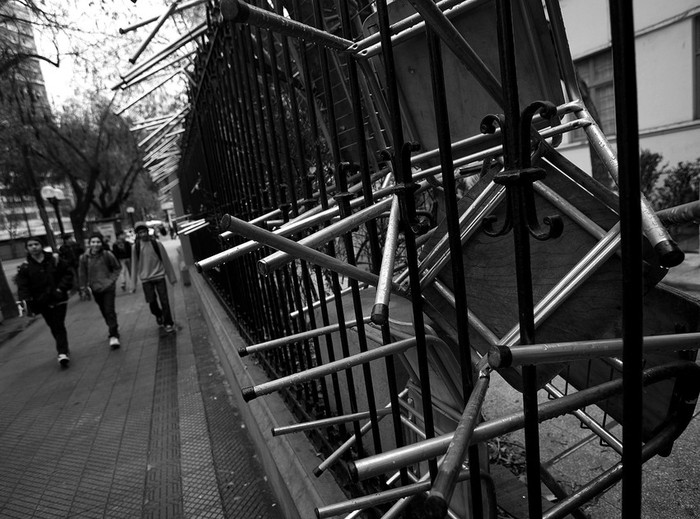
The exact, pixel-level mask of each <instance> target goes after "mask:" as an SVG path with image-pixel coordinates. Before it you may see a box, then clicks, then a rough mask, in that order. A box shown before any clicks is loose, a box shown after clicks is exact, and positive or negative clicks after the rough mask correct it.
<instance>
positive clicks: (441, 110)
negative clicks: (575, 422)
mask: <svg viewBox="0 0 700 519" xmlns="http://www.w3.org/2000/svg"><path fill="white" fill-rule="evenodd" d="M426 31H427V33H426V36H427V40H428V52H429V55H430V77H431V84H432V91H433V106H434V110H435V124H436V127H437V138H438V147H439V149H440V165H441V166H442V170H443V171H444V172H447V173H448V174H446V175H442V185H443V187H444V189H445V219H446V221H447V234H448V236H449V246H450V257H451V266H452V279H453V280H454V281H453V292H454V296H455V316H456V321H457V340H458V344H459V365H460V370H461V374H462V399H463V402H462V405H464V403H465V402H466V401H467V399H468V398H469V395H470V394H471V392H472V389H473V387H474V377H473V371H472V363H471V341H470V339H469V321H468V319H463V318H462V315H466V314H467V311H468V309H469V305H468V301H467V290H466V285H465V283H466V279H465V275H464V263H463V261H462V243H461V238H460V234H461V233H460V228H459V212H458V208H457V188H456V186H455V178H454V175H452V174H451V172H452V171H454V164H453V162H452V139H451V135H450V122H449V119H450V118H449V112H448V110H447V92H446V90H445V73H444V69H443V61H442V49H441V47H440V38H439V37H438V36H437V35H436V34H435V33H434V32H433V30H432V29H430V28H429V27H428V28H426ZM468 458H469V473H470V479H469V485H470V488H471V493H472V517H481V516H482V515H483V510H482V508H483V507H482V501H481V477H480V475H479V474H480V466H479V447H478V445H473V446H472V447H470V448H469V450H468ZM448 504H449V503H448Z"/></svg>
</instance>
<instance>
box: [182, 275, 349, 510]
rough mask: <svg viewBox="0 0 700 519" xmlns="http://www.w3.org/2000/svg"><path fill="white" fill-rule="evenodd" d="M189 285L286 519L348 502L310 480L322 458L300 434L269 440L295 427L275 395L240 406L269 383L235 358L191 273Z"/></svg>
mask: <svg viewBox="0 0 700 519" xmlns="http://www.w3.org/2000/svg"><path fill="white" fill-rule="evenodd" d="M192 284H193V286H194V287H195V289H196V293H197V294H198V296H199V300H200V304H201V305H202V313H203V314H204V315H205V316H206V319H207V324H208V326H209V330H210V332H211V335H210V336H211V338H212V341H213V343H214V344H213V346H214V349H215V351H216V353H217V355H218V357H219V360H220V361H221V365H222V367H223V369H224V372H225V374H226V378H227V380H228V382H229V384H230V386H231V389H232V391H233V397H234V399H235V401H236V405H237V407H238V409H239V410H240V412H241V416H242V417H243V420H244V422H245V424H246V427H247V428H248V432H249V433H250V436H251V438H252V439H253V442H254V444H255V448H256V451H257V454H258V456H259V458H260V460H261V462H262V464H263V466H264V468H265V472H266V474H267V477H268V479H269V482H270V484H271V486H272V488H273V489H274V492H275V495H276V496H277V498H278V499H279V502H280V508H281V509H282V511H283V512H284V516H285V518H287V519H310V518H312V517H316V514H315V511H314V509H315V508H316V507H319V506H323V505H328V504H331V503H337V502H340V501H344V500H345V499H347V498H346V497H345V495H344V494H343V492H342V490H341V489H340V487H339V486H338V485H337V483H336V482H335V479H334V478H333V476H332V475H331V474H330V473H329V472H328V471H326V472H324V473H323V474H322V475H321V476H320V477H314V476H312V473H313V470H314V468H315V467H316V466H317V465H318V464H319V463H320V462H321V458H319V457H318V455H317V453H316V450H315V449H314V447H313V445H312V444H311V443H310V442H309V441H308V440H307V439H306V436H305V435H304V434H303V433H300V434H290V435H285V436H276V437H273V436H272V434H271V432H270V431H271V429H272V428H273V427H278V426H282V425H290V424H294V423H297V420H296V419H295V418H294V417H293V416H292V414H291V413H290V411H289V408H288V407H287V406H286V404H285V403H284V401H283V400H282V398H281V397H280V396H279V393H274V394H271V395H267V396H264V397H259V398H256V399H254V400H252V401H251V402H245V401H244V400H243V397H242V395H241V389H242V388H243V387H248V386H253V385H255V384H260V383H262V382H267V381H268V380H269V378H268V377H267V375H266V374H265V373H264V371H263V370H262V368H260V367H259V366H258V365H257V363H256V362H255V361H254V359H253V358H251V357H241V356H239V355H238V349H239V348H240V347H242V346H245V344H246V343H245V341H244V340H243V338H242V337H241V335H240V334H239V333H238V330H237V329H236V326H235V325H234V323H233V322H232V321H231V319H230V318H229V317H228V314H227V313H226V311H225V310H224V308H223V307H222V306H221V304H220V303H219V301H218V299H217V298H216V295H215V294H214V293H213V292H212V291H211V289H210V288H209V286H208V284H207V283H206V281H205V280H204V279H203V278H202V276H201V275H200V274H197V273H194V272H193V273H192Z"/></svg>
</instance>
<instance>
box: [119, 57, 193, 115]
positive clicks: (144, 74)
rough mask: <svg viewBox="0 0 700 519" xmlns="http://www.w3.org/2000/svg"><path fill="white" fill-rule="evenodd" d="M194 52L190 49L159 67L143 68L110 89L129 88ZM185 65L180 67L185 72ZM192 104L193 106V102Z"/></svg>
mask: <svg viewBox="0 0 700 519" xmlns="http://www.w3.org/2000/svg"><path fill="white" fill-rule="evenodd" d="M195 53H196V51H194V50H192V51H189V52H185V53H184V54H183V55H182V56H179V57H177V58H174V59H172V60H170V61H168V62H166V63H163V64H161V65H160V66H159V67H156V68H154V69H152V70H151V68H149V69H147V70H144V71H143V72H140V73H138V74H137V75H136V76H134V77H133V78H131V79H129V81H124V82H123V83H120V84H118V85H116V86H114V87H112V90H116V89H117V88H119V87H121V88H122V89H123V90H126V89H127V88H131V87H133V86H135V85H138V84H139V83H141V82H143V81H145V80H146V79H148V78H150V77H152V76H155V75H156V74H158V73H159V72H162V71H163V70H165V69H167V68H168V67H172V66H174V65H176V64H178V63H180V62H181V61H182V60H184V59H187V58H189V57H191V56H193V55H194V54H195ZM186 67H187V65H183V66H182V69H183V72H185V73H186V74H187V69H186ZM193 106H195V105H194V104H193Z"/></svg>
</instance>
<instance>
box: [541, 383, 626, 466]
mask: <svg viewBox="0 0 700 519" xmlns="http://www.w3.org/2000/svg"><path fill="white" fill-rule="evenodd" d="M544 389H545V390H546V391H547V393H549V396H550V397H553V398H562V397H563V396H564V393H562V392H561V391H559V389H557V388H556V387H554V385H552V384H551V383H549V384H546V385H545V386H544ZM571 414H573V415H574V416H575V417H576V418H577V419H578V421H579V422H580V423H581V425H582V426H583V427H588V428H589V429H590V430H591V431H592V432H593V434H595V435H596V436H597V437H598V438H600V439H601V440H603V441H604V442H606V443H607V444H608V445H610V447H611V448H612V449H613V450H614V451H615V452H617V453H618V454H622V443H621V442H620V440H618V439H617V438H616V437H615V436H613V435H612V434H611V433H610V432H609V431H608V430H607V429H605V427H602V426H601V425H600V424H599V423H598V422H597V421H596V420H595V419H594V418H593V417H592V416H591V415H589V414H588V413H586V412H585V411H583V410H581V409H575V410H573V411H572V412H571Z"/></svg>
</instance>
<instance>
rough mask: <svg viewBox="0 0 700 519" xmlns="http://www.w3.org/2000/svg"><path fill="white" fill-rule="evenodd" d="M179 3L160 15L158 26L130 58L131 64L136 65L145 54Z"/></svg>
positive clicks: (175, 3) (157, 21) (176, 0)
mask: <svg viewBox="0 0 700 519" xmlns="http://www.w3.org/2000/svg"><path fill="white" fill-rule="evenodd" d="M178 3H179V0H175V1H174V2H173V3H172V4H170V5H169V6H168V7H167V8H166V9H165V11H163V14H161V15H160V17H159V18H158V20H156V24H155V26H154V27H153V29H152V30H151V32H150V33H149V34H148V35H147V36H146V38H144V40H143V42H141V45H140V46H139V48H138V49H136V52H134V55H133V56H131V57H130V58H129V63H131V64H134V63H135V62H136V60H137V59H138V57H139V56H140V55H141V54H142V53H143V51H144V50H146V47H148V44H149V43H151V40H153V38H154V37H155V35H156V33H157V32H158V31H159V30H160V28H161V27H162V26H163V24H164V23H165V20H167V19H168V18H169V17H170V15H171V14H173V12H174V11H175V8H176V7H177V4H178Z"/></svg>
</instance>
